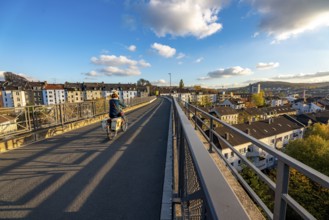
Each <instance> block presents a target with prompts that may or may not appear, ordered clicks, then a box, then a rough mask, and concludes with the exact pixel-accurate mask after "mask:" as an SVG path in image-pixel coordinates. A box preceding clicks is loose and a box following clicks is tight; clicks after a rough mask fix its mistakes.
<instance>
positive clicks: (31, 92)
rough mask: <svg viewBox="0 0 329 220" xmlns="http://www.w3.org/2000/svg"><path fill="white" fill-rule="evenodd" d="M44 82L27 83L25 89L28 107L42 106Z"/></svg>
mask: <svg viewBox="0 0 329 220" xmlns="http://www.w3.org/2000/svg"><path fill="white" fill-rule="evenodd" d="M45 85H46V82H29V83H28V84H27V87H26V89H25V92H26V94H27V95H26V100H27V103H28V105H43V104H44V101H43V92H42V90H43V89H44V87H45Z"/></svg>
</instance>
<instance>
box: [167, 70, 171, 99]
mask: <svg viewBox="0 0 329 220" xmlns="http://www.w3.org/2000/svg"><path fill="white" fill-rule="evenodd" d="M168 74H169V89H170V96H171V73H168Z"/></svg>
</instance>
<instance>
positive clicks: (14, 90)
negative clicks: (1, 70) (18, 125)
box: [2, 85, 26, 107]
mask: <svg viewBox="0 0 329 220" xmlns="http://www.w3.org/2000/svg"><path fill="white" fill-rule="evenodd" d="M2 100H3V105H4V107H22V106H26V95H25V91H23V90H22V88H21V87H20V86H12V85H7V86H5V87H4V88H3V90H2Z"/></svg>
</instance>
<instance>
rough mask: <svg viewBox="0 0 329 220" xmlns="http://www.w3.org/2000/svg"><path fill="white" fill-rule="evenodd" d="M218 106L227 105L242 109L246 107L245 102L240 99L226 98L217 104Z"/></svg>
mask: <svg viewBox="0 0 329 220" xmlns="http://www.w3.org/2000/svg"><path fill="white" fill-rule="evenodd" d="M219 105H220V106H229V107H231V108H233V109H243V108H245V107H246V104H245V102H244V101H243V100H242V99H232V98H231V99H226V100H225V101H224V102H222V103H221V104H219Z"/></svg>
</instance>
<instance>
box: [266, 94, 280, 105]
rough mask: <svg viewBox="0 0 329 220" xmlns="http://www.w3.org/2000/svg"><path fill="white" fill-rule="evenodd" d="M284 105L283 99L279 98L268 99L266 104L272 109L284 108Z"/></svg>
mask: <svg viewBox="0 0 329 220" xmlns="http://www.w3.org/2000/svg"><path fill="white" fill-rule="evenodd" d="M283 103H284V102H283V99H281V98H280V97H278V96H273V97H266V98H265V104H266V105H268V106H270V107H276V106H282V105H283Z"/></svg>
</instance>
